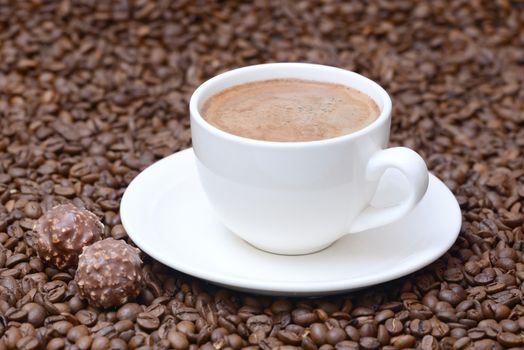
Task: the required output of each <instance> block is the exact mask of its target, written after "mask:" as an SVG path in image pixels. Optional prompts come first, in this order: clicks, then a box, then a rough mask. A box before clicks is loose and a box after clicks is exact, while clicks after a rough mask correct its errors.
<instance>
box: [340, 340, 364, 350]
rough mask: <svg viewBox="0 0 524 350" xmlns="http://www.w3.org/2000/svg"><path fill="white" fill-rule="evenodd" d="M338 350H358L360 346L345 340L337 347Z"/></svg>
mask: <svg viewBox="0 0 524 350" xmlns="http://www.w3.org/2000/svg"><path fill="white" fill-rule="evenodd" d="M335 349H336V350H358V349H359V344H358V343H357V342H354V341H351V340H343V341H341V342H340V343H338V344H337V345H335Z"/></svg>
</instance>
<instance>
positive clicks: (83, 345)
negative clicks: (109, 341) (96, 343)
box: [75, 335, 93, 350]
mask: <svg viewBox="0 0 524 350" xmlns="http://www.w3.org/2000/svg"><path fill="white" fill-rule="evenodd" d="M92 342H93V338H92V337H91V336H90V335H83V336H81V337H80V338H78V339H77V340H76V342H75V345H76V346H78V348H79V349H80V350H88V349H89V348H90V347H91V343H92Z"/></svg>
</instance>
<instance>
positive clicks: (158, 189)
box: [120, 149, 461, 295]
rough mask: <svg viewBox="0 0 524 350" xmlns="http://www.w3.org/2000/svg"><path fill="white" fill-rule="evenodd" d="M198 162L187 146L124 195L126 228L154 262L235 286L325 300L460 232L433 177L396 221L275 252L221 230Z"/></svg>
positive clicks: (442, 246)
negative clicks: (315, 247) (323, 243)
mask: <svg viewBox="0 0 524 350" xmlns="http://www.w3.org/2000/svg"><path fill="white" fill-rule="evenodd" d="M194 159H195V158H194V153H193V150H192V149H188V150H185V151H182V152H178V153H176V154H173V155H171V156H169V157H167V158H164V159H162V160H160V161H158V162H157V163H155V164H153V165H152V166H150V167H149V168H147V169H146V170H144V171H143V172H142V173H141V174H139V175H138V176H137V177H136V178H135V179H134V180H133V181H132V182H131V184H130V185H129V186H128V188H127V190H126V192H125V193H124V196H123V198H122V203H121V205H120V215H121V218H122V223H123V225H124V227H125V228H126V230H127V233H128V235H129V237H130V238H131V239H132V240H133V241H134V242H135V243H136V245H137V246H139V247H140V248H141V249H142V250H143V251H144V252H146V253H147V254H149V255H150V256H151V257H153V258H155V259H157V260H158V261H160V262H162V263H163V264H165V265H167V266H170V267H172V268H174V269H176V270H179V271H181V272H184V273H187V274H190V275H193V276H196V277H200V278H203V279H206V280H208V281H211V282H214V283H216V284H220V285H223V286H227V287H230V288H234V289H238V290H243V291H249V292H255V293H262V294H273V295H320V294H332V293H339V292H343V291H350V290H355V289H359V288H363V287H367V286H371V285H374V284H378V283H381V282H385V281H389V280H393V279H396V278H398V277H401V276H404V275H406V274H409V273H411V272H414V271H416V270H418V269H420V268H422V267H424V266H426V265H428V264H429V263H431V262H432V261H434V260H436V259H437V258H438V257H440V256H441V255H442V254H444V253H445V252H446V251H447V250H448V249H449V248H450V247H451V245H452V244H453V242H455V239H456V238H457V235H458V233H459V230H460V226H461V213H460V209H459V206H458V203H457V201H456V199H455V197H454V196H453V195H452V194H451V192H450V191H449V189H448V188H447V187H446V186H445V185H444V184H443V183H442V182H441V181H440V180H439V179H437V178H436V177H435V176H434V175H430V181H429V188H428V191H427V193H426V196H425V197H424V198H423V199H422V201H421V202H420V204H419V205H418V206H417V207H416V208H415V209H414V210H413V211H412V212H411V213H410V214H409V215H408V216H406V217H405V218H403V219H402V220H400V221H398V222H396V223H394V224H390V225H388V226H385V227H382V228H380V229H374V230H369V231H366V232H362V233H359V234H354V235H348V236H345V237H343V238H342V239H340V240H339V241H337V242H336V243H334V244H333V245H331V246H330V247H328V248H326V249H324V250H323V251H320V252H318V253H315V254H310V255H301V256H283V255H275V254H270V253H267V252H263V251H260V250H258V249H256V248H254V247H252V246H251V245H249V244H248V243H246V242H245V241H243V240H242V239H240V238H238V237H237V236H235V235H233V234H232V233H231V232H229V231H228V230H227V229H226V228H225V227H223V226H222V224H221V223H220V222H219V221H218V219H217V218H216V216H215V214H214V213H213V211H212V209H211V208H210V206H209V204H208V202H207V199H206V197H205V195H204V192H203V189H202V187H201V186H200V183H199V180H198V175H197V173H196V165H195V161H194ZM378 197H380V195H378Z"/></svg>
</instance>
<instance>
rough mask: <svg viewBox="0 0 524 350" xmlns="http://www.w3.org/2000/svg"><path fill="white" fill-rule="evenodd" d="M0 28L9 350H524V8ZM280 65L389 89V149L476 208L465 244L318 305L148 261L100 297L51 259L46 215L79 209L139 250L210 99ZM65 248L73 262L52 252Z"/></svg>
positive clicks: (71, 13) (18, 9)
mask: <svg viewBox="0 0 524 350" xmlns="http://www.w3.org/2000/svg"><path fill="white" fill-rule="evenodd" d="M0 28H1V30H0V42H1V43H2V44H1V45H0V350H11V349H16V348H20V349H49V350H62V349H80V350H87V349H94V350H96V349H126V348H127V349H131V350H134V349H141V350H145V349H156V348H158V349H169V348H173V349H197V348H203V349H215V350H216V349H242V348H246V349H255V348H256V349H263V350H266V349H274V348H280V349H295V348H304V349H311V350H318V349H322V350H327V349H330V350H332V349H384V350H390V349H402V348H407V349H409V348H415V349H421V350H430V349H431V350H433V349H441V350H443V349H479V350H482V349H490V350H498V349H504V348H510V349H518V348H521V347H522V346H523V338H522V334H521V333H522V331H523V330H524V308H523V307H522V292H523V291H524V290H523V289H522V283H523V282H524V255H523V253H522V252H523V251H524V233H523V232H524V231H523V230H524V227H523V223H524V219H523V218H524V208H523V206H524V170H523V169H524V157H523V151H522V149H523V147H524V131H523V128H522V126H523V124H522V111H523V110H524V105H523V103H522V101H524V99H523V98H524V95H523V91H524V90H523V89H522V87H523V86H522V85H523V84H522V78H521V77H522V76H524V70H523V62H524V49H523V47H522V32H523V31H524V21H523V17H522V6H521V5H520V4H519V2H518V1H497V2H492V1H491V2H490V1H477V2H468V1H458V0H451V1H443V0H435V1H421V0H406V1H405V0H399V1H368V2H363V1H357V0H355V1H354V0H350V1H324V2H312V1H302V0H299V1H293V2H282V1H273V0H268V1H257V2H236V1H222V2H214V1H206V2H202V3H197V2H192V1H162V0H159V1H134V2H133V1H131V2H129V1H123V2H122V1H70V0H60V1H44V0H42V1H3V2H2V1H0ZM273 61H280V62H282V61H293V62H296V61H304V62H312V63H321V64H328V65H334V66H338V67H342V68H345V69H350V70H354V71H356V72H358V73H362V74H364V75H365V76H368V77H369V78H371V79H373V80H376V81H377V82H379V83H380V84H381V85H382V86H383V87H384V88H385V89H386V90H387V91H388V93H389V94H390V95H391V96H392V98H393V117H392V130H391V142H390V143H391V145H392V146H407V147H411V148H413V149H414V150H416V151H417V152H419V153H420V154H421V155H422V156H423V157H424V159H425V160H426V162H427V165H428V167H429V169H430V170H431V171H432V172H433V173H434V174H435V175H436V176H438V177H439V178H440V179H442V180H443V181H444V182H445V183H446V184H447V186H449V188H450V189H451V190H452V191H453V193H454V195H455V196H456V198H457V200H458V202H459V205H460V207H461V210H462V214H463V225H462V228H461V232H460V235H459V237H458V239H457V241H456V242H455V243H454V245H453V246H452V247H451V249H450V250H449V252H447V253H446V254H445V255H444V256H443V257H441V258H440V259H438V260H437V261H436V262H434V263H432V264H430V265H429V266H427V267H426V268H424V269H422V270H420V271H418V272H416V273H414V274H412V275H409V276H406V277H403V278H400V279H398V280H396V281H392V282H389V283H386V284H384V285H380V286H374V287H371V288H367V289H364V290H362V291H356V292H348V293H342V294H341V295H335V296H326V297H319V298H316V299H309V298H285V297H271V296H260V295H250V294H248V293H238V292H235V291H232V290H226V289H222V288H219V287H217V286H214V285H211V284H208V283H205V282H202V281H199V280H198V279H195V278H192V277H190V276H187V275H184V274H181V273H179V272H178V271H174V270H171V269H169V268H167V267H165V266H163V265H161V264H159V263H157V262H155V261H154V260H153V259H151V258H149V257H146V256H144V264H143V266H141V267H140V271H141V272H142V273H143V276H144V282H145V283H144V285H143V286H141V288H138V292H140V293H139V294H138V295H137V296H136V297H133V298H130V299H129V300H127V301H123V305H121V306H119V307H109V308H107V309H102V308H96V307H93V305H89V303H88V302H87V301H86V300H84V299H82V298H81V296H80V293H79V285H78V284H77V283H76V282H75V281H74V280H73V277H74V275H75V268H76V262H75V257H74V256H73V255H72V254H70V252H69V251H66V250H67V249H62V248H63V247H58V248H60V249H56V248H57V247H55V246H54V245H46V247H47V248H46V249H43V248H42V247H41V244H40V245H39V241H38V240H37V239H36V238H37V237H38V235H37V233H38V231H39V230H38V228H39V226H38V225H37V227H36V228H37V231H36V232H35V231H34V230H33V227H34V225H35V223H38V221H39V220H40V218H41V217H42V216H43V215H44V216H45V215H46V214H47V213H49V212H50V211H51V210H52V208H54V207H56V206H59V205H72V206H74V208H78V210H84V209H85V210H88V211H89V212H92V213H93V214H94V216H95V217H96V218H97V220H99V221H100V222H101V223H102V224H103V225H104V226H103V229H100V230H99V232H98V231H97V232H98V236H99V238H100V239H103V238H109V237H111V238H113V239H115V240H125V241H126V242H127V243H129V244H131V243H132V242H131V241H129V239H128V237H127V233H126V231H125V229H124V227H123V226H122V223H121V222H120V216H119V214H118V212H119V203H120V199H121V197H122V194H123V192H124V191H125V189H126V187H127V185H128V184H129V182H130V181H131V180H132V179H133V178H134V177H135V176H136V175H137V174H138V173H139V172H140V171H141V170H143V169H144V168H145V167H147V166H148V165H150V164H152V163H153V162H154V161H156V160H158V159H160V158H162V157H165V156H167V155H170V154H172V153H173V152H176V151H178V150H181V149H184V148H187V147H189V146H190V144H191V140H190V130H189V118H188V100H189V97H190V95H191V93H192V92H193V90H194V89H195V88H196V87H197V86H198V85H199V84H201V83H202V82H203V81H204V80H206V79H208V78H210V77H212V76H214V75H216V74H218V73H220V72H222V71H225V70H229V69H232V68H235V67H240V66H245V65H250V64H257V63H264V62H273ZM173 215H174V216H176V213H173ZM427 224H428V225H431V223H430V222H428V223H427ZM88 226H89V225H88ZM65 227H66V228H67V227H68V226H65ZM90 227H92V228H93V227H94V228H96V227H100V225H98V224H94V225H91V226H90ZM66 231H67V230H66ZM42 232H43V230H40V233H42ZM46 232H47V231H46ZM68 232H69V234H71V237H73V236H75V235H74V233H75V232H76V233H78V232H77V231H75V232H72V231H68ZM90 232H91V231H89V232H87V231H85V232H84V231H82V233H85V234H86V235H89V234H90ZM35 235H36V236H35ZM98 236H97V237H98ZM75 237H76V236H75ZM67 241H68V240H67V239H65V240H64V239H62V240H61V244H62V243H65V242H67ZM73 243H75V244H76V243H78V242H76V241H75V242H73ZM91 243H92V242H91ZM407 248H408V247H407ZM407 248H406V249H407ZM44 250H45V252H44ZM58 251H60V252H61V253H62V252H65V254H61V255H60V257H61V258H62V260H63V262H62V260H60V262H58V260H56V261H55V258H48V257H49V256H52V254H53V252H58ZM370 251H372V247H370ZM47 252H49V254H47ZM195 252H196V253H195V259H197V258H198V254H197V253H198V247H195ZM38 253H40V256H41V257H40V258H39V257H38ZM53 261H54V263H53ZM253 273H254V274H256V273H257V271H253ZM304 279H305V280H307V276H304Z"/></svg>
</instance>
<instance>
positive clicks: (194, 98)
mask: <svg viewBox="0 0 524 350" xmlns="http://www.w3.org/2000/svg"><path fill="white" fill-rule="evenodd" d="M276 66H280V67H281V66H287V67H289V68H296V67H300V68H309V69H317V70H318V69H321V70H332V71H335V72H338V73H341V74H345V75H348V76H353V77H357V78H358V79H360V80H362V81H365V82H366V84H369V85H371V86H372V87H373V89H375V90H376V91H377V92H378V94H379V95H380V97H381V98H382V101H381V102H382V105H383V107H382V111H381V112H380V114H379V116H378V117H377V119H375V120H374V121H373V122H372V123H371V124H369V125H367V126H365V127H363V128H362V129H359V130H357V131H355V132H352V133H349V134H345V135H340V136H336V137H331V138H327V139H321V140H312V141H266V140H258V139H252V138H248V137H243V136H238V135H235V134H231V133H229V132H226V131H223V130H221V129H219V128H217V127H216V126H214V125H212V124H211V123H209V122H208V121H206V120H205V119H204V117H202V115H201V114H200V111H199V108H198V105H199V102H200V99H201V96H202V95H203V94H204V93H205V92H206V91H207V90H208V89H209V88H210V87H211V86H213V85H214V84H215V83H216V82H217V81H219V80H222V79H224V78H225V77H227V76H229V75H238V74H249V73H250V72H253V71H255V70H259V69H268V70H269V69H272V68H274V67H276ZM281 78H283V79H285V78H286V76H285V74H283V75H282V77H281ZM272 79H277V78H272ZM262 80H263V79H253V80H252V81H262ZM308 80H316V81H321V82H328V83H329V82H331V81H329V80H328V79H308ZM250 82H251V80H250ZM239 85H240V84H239ZM232 86H235V85H232ZM347 86H349V87H352V86H351V85H349V84H347ZM357 90H358V89H357ZM368 96H369V95H368ZM370 97H371V98H372V99H373V100H374V101H375V102H376V103H377V104H378V102H377V99H376V98H373V97H372V96H370ZM391 109H392V102H391V97H390V96H389V94H388V93H387V92H386V90H385V89H384V88H383V87H382V86H380V85H379V84H378V83H376V82H375V81H373V80H371V79H369V78H367V77H365V76H363V75H361V74H359V73H356V72H353V71H350V70H346V69H343V68H338V67H333V66H327V65H322V64H314V63H302V62H279V63H264V64H255V65H250V66H244V67H240V68H235V69H232V70H228V71H226V72H223V73H220V74H218V75H216V76H214V77H213V78H210V79H208V80H207V81H205V82H204V83H202V84H201V85H200V86H198V87H197V88H196V89H195V91H194V92H193V94H192V95H191V98H190V100H189V112H190V118H191V119H192V121H194V122H196V123H198V125H199V126H201V127H202V128H204V129H205V130H207V131H208V132H210V133H212V134H214V135H215V136H217V137H220V138H224V139H227V140H230V141H233V142H236V143H241V144H249V145H258V146H266V147H274V148H297V147H300V148H303V147H316V146H324V145H326V146H327V145H331V144H334V143H340V142H344V141H349V140H352V139H355V138H358V137H359V136H362V135H364V134H367V133H369V132H370V131H372V130H374V129H376V128H379V127H380V126H382V125H383V124H384V123H385V122H387V120H388V119H389V117H390V115H391Z"/></svg>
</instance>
